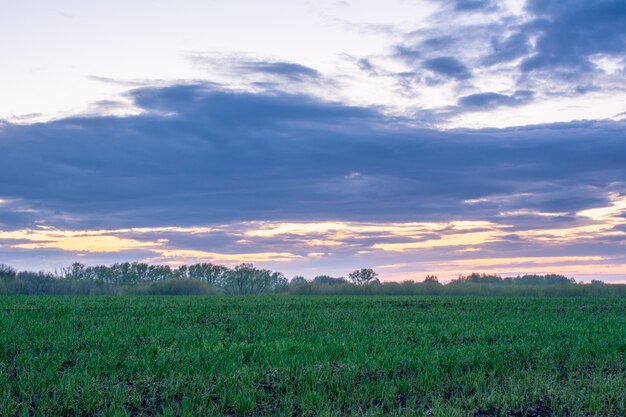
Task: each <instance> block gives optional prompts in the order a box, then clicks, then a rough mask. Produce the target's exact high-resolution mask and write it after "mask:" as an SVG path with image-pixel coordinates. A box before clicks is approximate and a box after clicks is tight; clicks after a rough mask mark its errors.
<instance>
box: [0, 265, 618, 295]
mask: <svg viewBox="0 0 626 417" xmlns="http://www.w3.org/2000/svg"><path fill="white" fill-rule="evenodd" d="M279 293H285V294H302V295H315V294H320V295H324V294H326V295H331V294H343V295H350V294H354V295H357V294H363V295H366V294H370V295H554V296H559V295H563V296H568V295H572V296H584V295H610V296H626V285H604V283H603V282H602V281H600V280H594V281H592V282H591V284H584V285H582V284H581V283H577V282H576V281H575V280H574V279H572V278H568V277H565V276H563V275H558V274H547V275H524V276H517V277H501V276H499V275H490V274H479V273H472V274H469V275H461V276H459V277H458V278H457V279H454V280H452V281H450V282H449V283H447V284H445V285H444V284H441V283H440V282H439V280H438V278H437V277H436V276H434V275H427V276H426V277H425V279H424V280H423V281H420V282H415V281H410V280H409V281H403V282H381V281H380V280H379V279H378V274H377V273H376V272H375V271H374V270H372V269H370V268H362V269H357V270H355V271H353V272H351V273H350V274H349V275H348V277H347V278H344V277H331V276H328V275H319V276H316V277H315V278H313V279H312V280H307V279H305V278H304V277H302V276H295V277H293V278H292V279H287V278H286V277H285V276H284V275H283V274H282V273H280V272H274V271H270V270H268V269H263V268H257V267H255V266H254V265H252V264H246V263H244V264H241V265H238V266H236V267H234V268H228V267H226V266H223V265H217V264H212V263H198V264H194V265H181V266H179V267H171V266H169V265H149V264H146V263H141V262H122V263H115V264H112V265H98V266H87V265H84V264H81V263H78V262H76V263H73V264H72V265H71V266H69V267H67V268H62V269H61V270H60V271H56V272H54V273H50V272H33V271H17V270H15V269H14V268H12V267H9V266H7V265H3V264H0V294H29V295H31V294H32V295H37V294H83V295H122V294H130V295H142V294H146V295H148V294H162V295H185V294H188V295H220V294H232V295H248V294H279Z"/></svg>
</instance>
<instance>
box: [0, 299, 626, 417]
mask: <svg viewBox="0 0 626 417" xmlns="http://www.w3.org/2000/svg"><path fill="white" fill-rule="evenodd" d="M0 329H1V330H0V416H58V415H67V416H78V415H81V416H96V415H103V416H104V415H106V416H139V415H145V416H152V415H165V416H178V415H183V416H199V415H230V416H247V415H251V416H252V415H255V416H256V415H259V416H260V415H285V416H293V415H297V416H305V415H307V416H308V415H317V416H344V415H371V416H374V415H380V416H383V415H385V416H388V415H415V416H496V415H497V416H524V415H527V416H565V415H568V416H624V415H626V300H624V299H593V298H584V299H577V298H568V299H558V298H550V299H546V298H543V299H541V298H478V297H476V298H471V297H467V298H462V297H450V298H448V297H437V298H432V297H431V298H426V297H363V296H361V297H290V296H267V297H242V298H237V297H230V298H217V297H208V298H206V297H109V298H100V297H3V298H0Z"/></svg>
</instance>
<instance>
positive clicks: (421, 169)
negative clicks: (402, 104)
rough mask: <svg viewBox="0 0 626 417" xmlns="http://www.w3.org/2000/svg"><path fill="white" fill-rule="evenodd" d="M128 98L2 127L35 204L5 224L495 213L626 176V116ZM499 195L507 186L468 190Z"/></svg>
mask: <svg viewBox="0 0 626 417" xmlns="http://www.w3.org/2000/svg"><path fill="white" fill-rule="evenodd" d="M131 97H132V98H133V99H134V101H135V103H136V105H137V106H139V107H141V108H143V109H144V113H143V114H140V115H137V116H129V117H82V118H81V117H75V118H68V119H63V120H58V121H53V122H48V123H40V124H34V125H26V126H19V125H10V124H9V125H4V127H3V128H2V129H0V152H1V154H2V157H3V169H2V170H0V199H5V200H7V201H13V200H15V201H20V207H21V209H22V212H23V213H25V214H23V215H20V214H13V215H11V216H13V217H11V216H9V215H7V213H4V214H2V220H1V221H0V223H3V224H5V225H7V223H9V225H8V226H10V223H13V222H18V223H23V222H24V221H27V220H28V219H30V220H31V221H33V222H36V221H42V220H43V221H45V224H50V223H56V222H63V225H64V226H65V227H70V226H73V227H98V226H99V227H103V226H106V227H107V228H111V227H118V226H119V227H121V226H142V225H146V226H157V225H198V224H216V223H226V222H232V221H241V220H253V219H259V220H261V219H281V220H284V219H294V220H306V219H328V218H331V219H346V220H372V221H373V220H380V221H386V220H436V219H441V220H449V219H451V218H479V219H489V220H492V219H493V218H494V216H497V214H498V213H499V212H500V211H502V210H505V209H506V210H515V209H518V208H529V207H530V208H532V209H536V210H540V211H557V212H561V211H572V210H580V209H584V208H588V207H593V206H598V205H602V204H606V203H607V192H608V191H620V187H622V188H623V187H624V181H625V180H626V164H624V161H625V160H626V139H625V138H624V133H623V132H624V125H623V123H608V122H607V123H600V122H578V123H571V124H557V125H548V126H536V127H527V128H517V129H505V130H484V131H454V132H441V131H433V130H426V129H418V128H414V127H410V126H411V125H410V123H409V122H410V121H409V120H402V119H390V118H388V117H385V116H383V115H381V114H379V113H378V112H376V111H374V110H372V109H368V108H361V107H351V106H346V105H342V104H337V103H328V102H324V101H320V100H317V99H314V98H311V97H307V96H304V95H291V94H282V93H274V94H268V93H265V94H252V93H242V92H232V91H225V90H223V89H221V88H219V87H217V86H215V85H211V84H208V85H207V84H202V85H175V86H170V87H165V88H142V89H138V90H134V91H133V92H132V93H131ZM470 97H471V96H470ZM490 100H491V101H492V102H493V100H494V98H493V97H491V99H490V98H489V97H487V98H485V97H481V96H477V97H473V98H466V100H465V101H466V103H465V105H478V106H481V105H490V103H489V102H490ZM502 100H504V102H506V101H507V99H503V98H501V97H496V98H495V102H496V103H497V102H498V101H502ZM485 103H486V104H485ZM491 104H493V103H491ZM520 194H522V195H524V197H523V198H518V199H516V198H511V197H510V196H512V195H513V196H514V195H520ZM493 196H502V198H500V200H498V199H497V198H496V199H495V200H494V199H492V200H489V201H486V202H483V203H478V204H468V203H466V202H464V200H471V199H480V198H485V197H488V198H491V197H493ZM0 209H2V210H5V211H7V210H8V206H6V205H5V206H0ZM37 213H40V215H38V214H37ZM50 213H53V214H55V215H56V217H54V216H49V214H50Z"/></svg>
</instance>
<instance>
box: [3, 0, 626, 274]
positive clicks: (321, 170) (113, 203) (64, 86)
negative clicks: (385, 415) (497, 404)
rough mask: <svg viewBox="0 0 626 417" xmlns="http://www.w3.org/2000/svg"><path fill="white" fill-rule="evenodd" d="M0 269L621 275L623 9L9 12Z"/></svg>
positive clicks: (434, 5)
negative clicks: (200, 267)
mask: <svg viewBox="0 0 626 417" xmlns="http://www.w3.org/2000/svg"><path fill="white" fill-rule="evenodd" d="M0 39H1V40H0V45H1V46H2V65H0V161H2V163H1V165H0V166H1V169H0V263H5V264H9V265H12V266H14V267H16V268H18V269H31V270H49V271H52V270H54V269H58V268H61V267H63V266H67V265H69V264H70V263H72V262H75V261H79V262H82V263H85V264H89V265H95V264H109V263H113V262H119V261H141V262H148V263H160V264H170V265H172V266H176V265H181V264H185V263H186V264H190V263H196V262H213V263H219V264H224V265H227V266H234V265H237V264H239V263H242V262H251V263H254V264H255V265H257V266H260V267H264V268H269V269H272V270H278V271H282V272H283V273H285V274H286V275H287V276H288V277H291V276H294V275H303V276H305V277H307V278H312V277H314V276H316V275H321V274H327V275H332V276H346V275H347V274H348V273H349V272H350V271H352V270H354V269H356V268H364V267H368V268H374V269H375V270H376V271H377V272H378V273H379V274H380V276H381V278H382V279H383V280H403V279H413V280H421V279H423V278H424V277H425V276H426V275H427V274H436V275H438V276H439V277H440V279H442V280H449V279H452V278H455V277H457V276H458V275H459V274H467V273H470V272H475V271H476V272H487V273H498V274H502V275H507V276H511V275H513V276H514V275H518V274H535V273H536V274H545V273H561V274H564V275H567V276H569V277H573V278H575V279H577V280H579V281H589V280H591V279H601V280H604V281H606V282H626V130H625V128H626V2H624V1H623V0H527V1H519V0H503V1H495V0H493V1H491V0H450V1H435V0H389V1H386V2H385V4H384V5H382V3H381V2H379V1H374V0H362V1H334V0H333V1H331V0H318V1H297V0H289V1H286V0H285V1H282V0H280V1H279V0H267V1H264V2H254V1H244V0H230V1H217V0H211V1H192V0H181V1H178V2H176V3H174V2H170V1H155V0H151V1H147V0H146V1H144V0H135V1H132V2H128V1H121V0H110V1H108V2H96V1H84V0H83V1H78V0H75V1H71V0H59V1H55V2H42V1H35V0H24V1H20V2H4V3H2V4H1V5H0Z"/></svg>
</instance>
